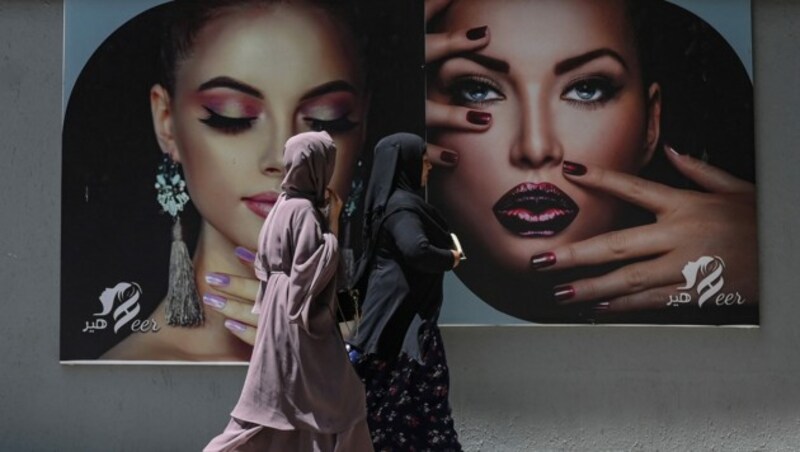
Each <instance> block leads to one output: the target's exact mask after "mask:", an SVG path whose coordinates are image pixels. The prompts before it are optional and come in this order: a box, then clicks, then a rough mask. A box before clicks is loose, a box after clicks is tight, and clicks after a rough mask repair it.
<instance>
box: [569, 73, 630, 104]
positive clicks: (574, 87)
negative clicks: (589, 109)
mask: <svg viewBox="0 0 800 452" xmlns="http://www.w3.org/2000/svg"><path fill="white" fill-rule="evenodd" d="M619 90H620V87H619V86H616V85H614V84H613V83H612V82H611V80H609V79H607V78H605V77H593V78H587V79H583V80H578V81H577V82H574V83H572V84H570V85H569V86H568V87H567V88H566V89H565V90H564V92H563V93H562V94H561V98H562V99H564V100H567V101H570V102H577V103H581V104H603V103H605V102H607V101H609V100H611V99H612V98H613V97H614V96H615V95H616V94H617V93H618V92H619Z"/></svg>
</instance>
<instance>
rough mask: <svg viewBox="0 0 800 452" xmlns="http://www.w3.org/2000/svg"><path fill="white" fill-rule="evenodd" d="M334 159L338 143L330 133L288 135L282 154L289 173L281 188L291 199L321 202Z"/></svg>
mask: <svg viewBox="0 0 800 452" xmlns="http://www.w3.org/2000/svg"><path fill="white" fill-rule="evenodd" d="M335 162H336V146H335V145H334V144H333V139H332V138H331V136H330V135H329V134H328V132H325V131H322V132H304V133H301V134H298V135H295V136H293V137H291V138H289V140H288V141H286V148H285V150H284V153H283V166H284V169H285V170H286V176H285V177H284V178H283V183H282V184H281V190H283V192H284V193H286V196H287V197H289V198H298V197H299V198H307V199H309V200H310V201H311V202H313V203H314V204H315V205H320V204H322V202H323V201H324V200H325V189H326V188H327V187H328V182H329V181H330V180H331V176H332V175H333V168H334V163H335Z"/></svg>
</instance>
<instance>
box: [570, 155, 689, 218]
mask: <svg viewBox="0 0 800 452" xmlns="http://www.w3.org/2000/svg"><path fill="white" fill-rule="evenodd" d="M562 169H563V172H564V175H565V176H566V177H567V178H568V179H569V180H570V181H572V182H575V183H577V184H580V185H583V186H585V187H589V188H594V189H597V190H602V191H604V192H606V193H609V194H612V195H614V196H616V197H617V198H620V199H622V200H625V201H628V202H630V203H632V204H636V205H637V206H639V207H643V208H645V209H647V210H649V211H651V212H653V213H656V214H659V213H662V212H664V211H666V210H668V209H669V208H671V206H672V205H673V204H675V203H679V202H680V199H679V198H680V197H679V196H677V195H678V194H679V193H680V192H681V190H678V189H675V188H672V187H668V186H666V185H662V184H659V183H656V182H652V181H649V180H647V179H642V178H641V177H638V176H633V175H630V174H625V173H620V172H617V171H611V170H606V169H603V168H600V167H598V166H588V165H582V164H580V163H575V162H568V161H564V164H563V165H562Z"/></svg>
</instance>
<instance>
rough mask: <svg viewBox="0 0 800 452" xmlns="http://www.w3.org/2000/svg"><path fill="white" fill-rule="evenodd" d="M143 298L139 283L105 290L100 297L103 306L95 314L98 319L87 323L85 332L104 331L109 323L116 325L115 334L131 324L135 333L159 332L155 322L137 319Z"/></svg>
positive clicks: (123, 283) (120, 285)
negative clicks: (140, 301)
mask: <svg viewBox="0 0 800 452" xmlns="http://www.w3.org/2000/svg"><path fill="white" fill-rule="evenodd" d="M141 296H142V288H141V287H140V286H139V284H137V283H127V282H121V283H117V285H116V286H114V287H109V288H107V289H105V290H104V291H103V293H101V294H100V296H99V297H98V299H99V300H100V304H101V310H100V312H96V313H94V314H93V316H94V317H96V318H95V319H94V320H93V321H91V322H90V321H89V320H87V321H86V327H85V328H84V329H83V332H84V333H86V332H89V333H94V332H95V331H96V330H103V329H105V328H106V327H108V325H109V322H113V324H114V326H113V328H114V334H116V333H117V332H119V330H120V329H122V328H123V327H124V326H125V325H128V324H129V323H130V324H131V326H130V328H131V331H132V332H134V333H136V332H141V333H146V332H147V331H152V332H156V331H158V330H159V327H158V324H157V323H156V321H155V320H153V321H150V320H144V321H142V320H139V319H137V318H136V317H137V316H138V315H139V312H140V311H141V307H140V306H139V298H140V297H141ZM109 314H110V318H108V319H107V318H106V317H109ZM131 322H133V323H131ZM151 322H152V323H151Z"/></svg>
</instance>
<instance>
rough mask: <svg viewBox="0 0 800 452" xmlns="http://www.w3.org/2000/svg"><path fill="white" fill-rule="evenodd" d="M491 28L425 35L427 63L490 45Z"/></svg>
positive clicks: (475, 28)
mask: <svg viewBox="0 0 800 452" xmlns="http://www.w3.org/2000/svg"><path fill="white" fill-rule="evenodd" d="M490 39H491V37H490V36H489V27H486V26H481V27H474V28H470V29H466V30H465V29H462V30H455V31H451V32H448V33H429V34H427V35H425V62H428V63H430V62H432V61H438V60H440V59H442V58H445V57H447V56H448V55H455V54H458V53H464V52H474V51H476V50H478V49H481V48H483V47H486V46H487V45H488V44H489V40H490Z"/></svg>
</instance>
